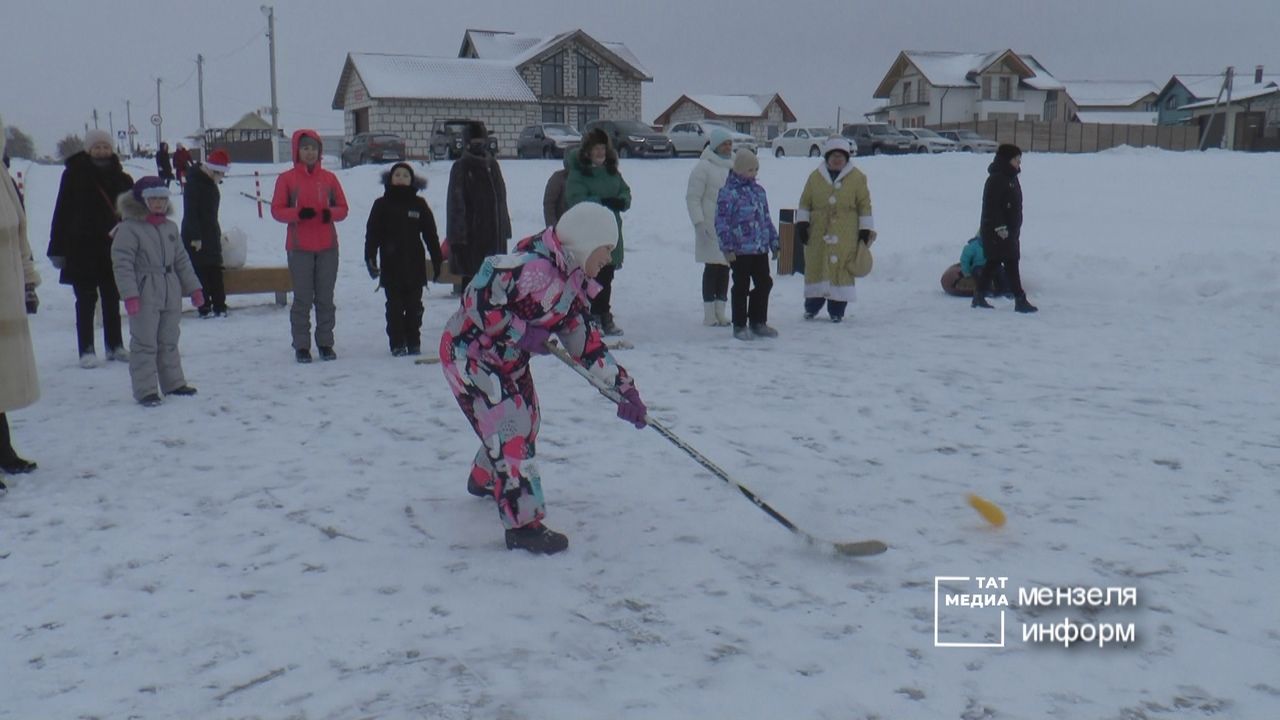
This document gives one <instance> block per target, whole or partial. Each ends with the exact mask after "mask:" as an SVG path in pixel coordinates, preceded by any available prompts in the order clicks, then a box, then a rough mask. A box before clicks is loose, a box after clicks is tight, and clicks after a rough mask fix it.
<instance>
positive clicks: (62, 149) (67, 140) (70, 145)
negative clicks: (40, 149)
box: [58, 135, 84, 160]
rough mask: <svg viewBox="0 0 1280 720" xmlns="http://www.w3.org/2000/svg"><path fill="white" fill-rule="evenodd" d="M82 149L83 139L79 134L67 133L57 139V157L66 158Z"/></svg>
mask: <svg viewBox="0 0 1280 720" xmlns="http://www.w3.org/2000/svg"><path fill="white" fill-rule="evenodd" d="M83 149H84V140H81V139H80V136H79V135H68V136H66V137H64V138H62V139H61V140H59V141H58V157H60V158H62V159H63V160H66V159H67V158H69V157H71V156H72V155H75V154H76V153H78V152H80V151H81V150H83Z"/></svg>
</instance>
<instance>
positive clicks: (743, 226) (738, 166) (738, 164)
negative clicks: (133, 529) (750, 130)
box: [716, 150, 778, 340]
mask: <svg viewBox="0 0 1280 720" xmlns="http://www.w3.org/2000/svg"><path fill="white" fill-rule="evenodd" d="M759 170H760V161H759V160H758V159H757V158H756V155H755V153H753V152H751V151H749V150H739V151H738V153H737V154H736V155H735V156H734V158H733V170H732V171H731V172H730V173H729V179H728V180H726V181H725V183H724V187H722V188H720V196H719V197H718V198H717V201H716V236H717V237H718V238H719V239H720V250H721V251H722V252H723V253H724V256H725V258H726V259H727V260H728V261H729V267H730V271H731V272H732V273H733V291H732V292H731V293H730V300H731V304H732V306H733V316H732V317H733V336H734V337H735V338H737V339H739V340H752V339H755V338H761V337H763V338H776V337H778V331H777V330H774V329H773V328H771V327H769V292H770V291H771V290H773V278H771V277H769V256H770V255H772V256H773V257H774V259H777V257H778V229H777V228H775V227H774V226H773V221H772V220H771V219H770V218H769V198H768V197H767V196H766V195H765V192H764V188H763V187H761V186H760V184H759V183H757V182H756V173H758V172H759ZM753 284H754V285H755V287H754V288H752V287H751V286H752V285H753ZM748 324H749V325H750V327H749V328H748Z"/></svg>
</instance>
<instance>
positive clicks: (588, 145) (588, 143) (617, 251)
mask: <svg viewBox="0 0 1280 720" xmlns="http://www.w3.org/2000/svg"><path fill="white" fill-rule="evenodd" d="M564 166H565V168H567V169H568V170H569V178H568V180H566V182H565V203H566V204H567V205H568V206H569V207H573V206H574V205H577V204H578V203H580V202H593V203H598V204H600V205H603V206H605V207H607V208H609V209H610V210H612V211H613V216H614V217H615V218H617V219H618V244H617V245H615V246H614V248H613V255H612V261H611V262H610V264H609V265H607V266H605V268H604V269H603V270H601V271H600V274H598V275H596V282H598V283H600V287H601V290H600V292H599V293H598V294H597V295H596V296H595V298H593V299H592V301H591V316H592V317H593V318H594V319H595V320H596V322H598V323H599V325H600V329H601V330H602V331H603V332H604V334H605V335H621V334H622V328H620V327H618V325H617V324H616V323H615V322H614V321H613V308H612V305H611V303H610V301H611V299H612V295H613V273H614V271H615V270H617V269H620V268H621V267H622V213H624V212H626V211H627V210H628V209H629V208H630V207H631V188H630V187H628V186H627V181H626V180H623V179H622V173H621V172H619V171H618V153H616V152H614V150H613V147H612V145H611V144H610V143H609V135H608V134H607V133H605V132H604V131H603V130H600V129H599V128H596V129H594V130H592V131H591V132H589V133H587V136H586V137H585V138H583V139H582V145H581V146H580V147H579V148H578V152H576V153H574V154H572V155H569V156H568V157H566V158H565V160H564Z"/></svg>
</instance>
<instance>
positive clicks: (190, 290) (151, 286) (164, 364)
mask: <svg viewBox="0 0 1280 720" xmlns="http://www.w3.org/2000/svg"><path fill="white" fill-rule="evenodd" d="M116 207H117V208H118V209H119V211H120V217H121V218H123V220H121V222H120V224H119V225H117V226H116V228H115V230H113V231H112V237H113V242H112V244H111V265H112V269H113V270H114V272H115V280H116V286H117V287H119V288H120V296H121V297H122V298H124V309H125V312H127V313H128V315H129V338H130V342H129V352H130V355H129V376H130V378H131V379H132V381H133V399H134V400H137V401H138V402H139V403H140V404H142V405H145V406H147V407H154V406H156V405H159V404H160V402H161V398H160V393H161V392H163V393H164V394H165V395H195V394H196V389H195V388H193V387H191V386H190V385H188V384H187V380H186V378H185V377H184V376H183V374H182V358H181V357H180V356H179V355H178V333H179V329H178V323H179V321H180V319H181V317H182V297H183V296H184V295H189V296H190V297H191V304H192V305H193V306H195V307H200V306H201V305H203V304H204V291H203V289H202V288H201V287H200V281H199V280H198V279H197V278H196V273H195V269H194V268H192V266H191V258H190V256H188V255H187V250H186V248H184V247H183V246H182V237H181V235H180V234H179V232H178V226H177V225H176V224H175V223H174V222H173V221H172V220H170V219H169V217H168V216H169V215H170V214H171V213H172V212H173V208H172V207H171V206H170V204H169V189H168V188H167V187H165V184H164V181H163V180H161V179H160V178H158V177H154V176H153V177H145V178H142V179H141V180H139V181H138V182H137V183H136V184H134V186H133V190H131V191H129V192H126V193H122V194H121V195H120V197H119V198H118V199H117V201H116ZM157 380H158V382H157Z"/></svg>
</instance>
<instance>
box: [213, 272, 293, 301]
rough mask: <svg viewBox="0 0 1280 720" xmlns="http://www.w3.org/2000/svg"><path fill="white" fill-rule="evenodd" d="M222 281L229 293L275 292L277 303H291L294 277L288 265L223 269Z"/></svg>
mask: <svg viewBox="0 0 1280 720" xmlns="http://www.w3.org/2000/svg"><path fill="white" fill-rule="evenodd" d="M222 282H223V284H224V285H225V286H226V290H227V294H228V295H253V294H256V293H275V296H276V304H277V305H287V304H288V303H289V297H288V294H289V292H290V291H292V290H293V278H292V277H290V275H289V268H287V267H240V268H227V269H225V270H223V271H222Z"/></svg>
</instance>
